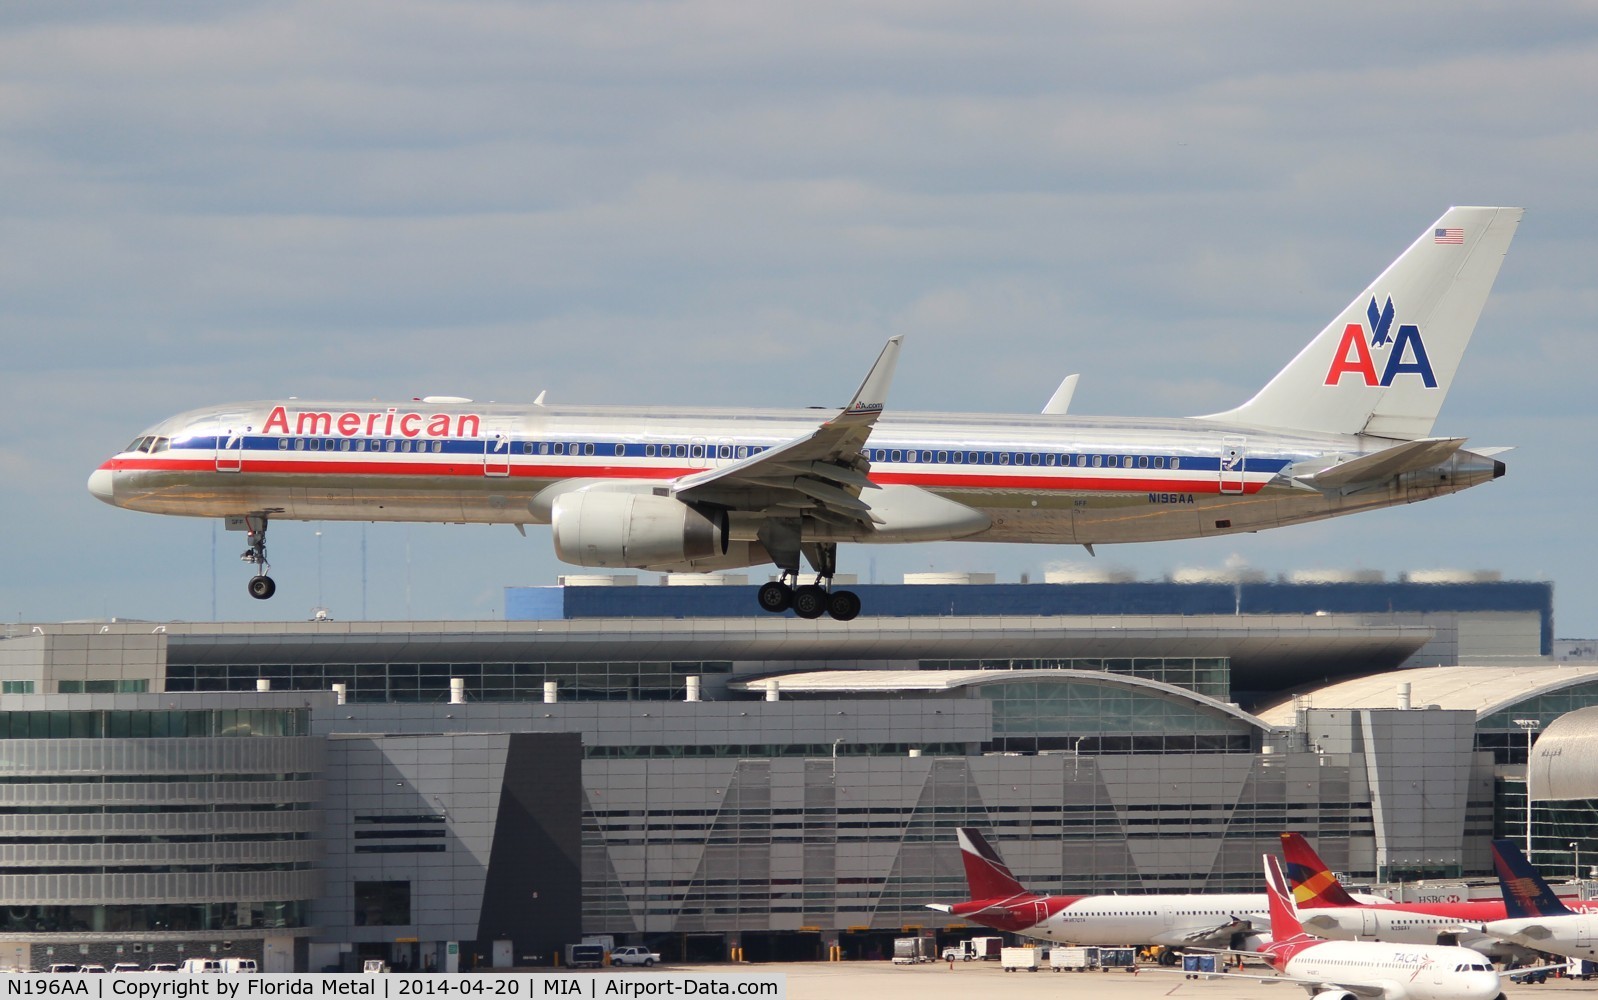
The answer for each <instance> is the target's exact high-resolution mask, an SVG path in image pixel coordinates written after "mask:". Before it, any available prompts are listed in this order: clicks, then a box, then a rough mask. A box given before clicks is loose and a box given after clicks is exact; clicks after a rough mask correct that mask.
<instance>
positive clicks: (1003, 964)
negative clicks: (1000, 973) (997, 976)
mask: <svg viewBox="0 0 1598 1000" xmlns="http://www.w3.org/2000/svg"><path fill="white" fill-rule="evenodd" d="M1038 964H1039V962H1038V949H1037V948H1036V947H1035V946H1033V945H1029V944H1028V945H1022V946H1020V947H1016V948H1001V949H1000V950H999V966H1000V968H1002V969H1004V971H1005V972H1015V971H1016V970H1018V969H1025V970H1026V971H1028V972H1036V971H1038Z"/></svg>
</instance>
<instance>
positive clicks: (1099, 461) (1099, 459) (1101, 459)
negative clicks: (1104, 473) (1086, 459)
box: [1093, 455, 1104, 469]
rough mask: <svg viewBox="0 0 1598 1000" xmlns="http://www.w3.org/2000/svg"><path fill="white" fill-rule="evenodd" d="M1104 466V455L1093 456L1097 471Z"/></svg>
mask: <svg viewBox="0 0 1598 1000" xmlns="http://www.w3.org/2000/svg"><path fill="white" fill-rule="evenodd" d="M1103 464H1104V456H1103V455H1094V456H1093V467H1094V468H1095V469H1097V468H1099V467H1100V466H1102V465H1103Z"/></svg>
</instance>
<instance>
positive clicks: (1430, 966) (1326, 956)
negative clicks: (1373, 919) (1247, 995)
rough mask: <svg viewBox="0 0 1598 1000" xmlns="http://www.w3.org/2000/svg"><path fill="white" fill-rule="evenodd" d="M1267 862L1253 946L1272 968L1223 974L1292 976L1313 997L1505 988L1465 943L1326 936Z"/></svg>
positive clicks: (1498, 992)
mask: <svg viewBox="0 0 1598 1000" xmlns="http://www.w3.org/2000/svg"><path fill="white" fill-rule="evenodd" d="M1264 861H1265V888H1266V893H1267V895H1268V896H1269V897H1270V942H1269V943H1267V944H1262V945H1260V946H1259V947H1258V948H1256V949H1254V950H1255V951H1256V952H1258V953H1259V954H1260V955H1262V956H1264V958H1265V960H1266V961H1268V962H1269V963H1270V965H1271V967H1272V968H1273V969H1275V970H1276V975H1274V976H1252V975H1246V974H1242V973H1221V974H1220V975H1224V976H1227V977H1228V978H1234V979H1253V980H1256V981H1261V982H1278V983H1279V982H1287V983H1293V984H1294V985H1297V986H1301V987H1303V988H1304V990H1305V992H1306V993H1308V994H1309V995H1310V996H1312V997H1314V998H1315V1000H1360V998H1376V997H1380V998H1386V1000H1472V998H1481V1000H1491V998H1494V997H1502V996H1503V995H1504V994H1503V988H1502V983H1501V982H1500V981H1499V978H1498V973H1497V972H1496V971H1495V970H1494V969H1493V964H1492V962H1491V961H1489V960H1488V958H1487V956H1486V955H1483V954H1481V953H1480V952H1476V951H1473V950H1471V949H1469V948H1461V947H1459V946H1457V945H1415V944H1410V945H1394V944H1389V943H1384V942H1378V941H1328V940H1326V939H1325V938H1319V937H1316V936H1314V935H1313V934H1310V933H1308V932H1307V931H1306V930H1305V929H1304V926H1303V925H1302V924H1301V923H1300V922H1299V914H1298V910H1297V907H1295V906H1294V904H1293V894H1292V892H1291V891H1290V890H1289V889H1288V886H1287V880H1286V879H1285V878H1284V877H1283V876H1282V869H1281V866H1280V865H1279V864H1278V863H1277V861H1276V859H1275V858H1273V857H1271V856H1270V855H1269V854H1267V855H1264Z"/></svg>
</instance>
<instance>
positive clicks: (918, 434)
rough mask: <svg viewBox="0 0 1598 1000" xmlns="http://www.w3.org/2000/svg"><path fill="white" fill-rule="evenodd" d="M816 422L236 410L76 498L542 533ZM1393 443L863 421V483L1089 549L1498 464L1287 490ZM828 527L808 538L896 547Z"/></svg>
mask: <svg viewBox="0 0 1598 1000" xmlns="http://www.w3.org/2000/svg"><path fill="white" fill-rule="evenodd" d="M831 412H833V411H817V410H730V409H722V410H710V409H705V410H694V411H688V410H675V409H665V408H649V407H623V406H617V407H602V406H593V407H573V406H565V407H556V406H548V407H545V406H506V405H493V404H489V405H479V404H462V403H431V402H419V401H410V402H403V403H379V402H365V403H352V402H304V401H298V400H285V401H281V402H271V401H267V402H251V403H238V404H230V405H222V406H217V407H208V408H206V409H204V410H196V411H191V412H188V413H183V414H179V415H177V416H174V417H172V418H170V419H168V420H165V421H162V422H161V423H160V424H157V425H156V426H154V427H151V428H150V429H149V430H147V431H145V432H143V433H141V434H140V435H139V437H138V438H137V439H135V441H134V442H133V443H132V444H131V445H130V446H129V448H127V449H126V450H124V451H122V452H120V453H119V454H117V455H116V456H115V457H113V458H111V459H110V460H108V461H106V462H105V463H104V464H103V465H102V466H101V467H100V468H99V469H98V470H96V472H95V473H94V475H93V477H91V479H90V489H91V491H92V492H93V493H94V494H95V495H96V496H97V497H99V498H100V499H102V500H105V501H106V502H108V503H113V504H115V505H117V506H121V507H128V508H131V509H135V510H143V511H150V512H154V513H162V514H180V515H192V516H200V517H225V516H236V515H241V514H248V513H256V512H264V513H269V514H270V515H271V516H273V517H275V518H288V519H299V520H362V521H444V522H483V523H504V524H530V523H545V522H547V521H548V520H549V501H548V499H547V494H546V491H551V488H552V487H557V488H558V489H557V490H556V491H552V492H558V491H559V490H563V489H566V488H568V487H569V485H570V484H571V483H573V482H574V481H594V482H600V483H607V484H617V483H649V482H658V483H660V484H662V485H664V484H667V483H669V482H671V481H674V480H677V479H679V478H681V477H684V476H689V475H692V474H694V473H696V472H701V471H703V470H706V469H713V468H718V467H721V466H725V465H727V464H730V463H733V462H736V461H739V460H740V459H742V458H746V457H748V456H750V455H752V454H756V453H758V452H760V451H762V450H764V449H769V448H773V447H775V446H778V445H781V444H782V443H784V442H786V441H790V440H792V439H794V438H796V437H798V436H801V435H804V434H806V433H808V432H810V431H811V430H812V429H814V427H815V426H816V424H817V423H818V422H820V421H821V420H823V419H826V417H827V416H828V414H829V413H831ZM1393 443H1394V442H1392V441H1391V440H1389V439H1384V438H1369V437H1361V436H1350V435H1316V434H1294V433H1283V432H1280V431H1269V432H1268V431H1261V430H1257V429H1250V428H1246V427H1240V426H1226V425H1221V424H1217V423H1213V422H1211V421H1209V420H1205V419H1144V420H1133V419H1120V418H1116V419H1095V418H1082V417H1069V416H1046V415H1014V414H1003V415H983V414H940V413H900V414H885V415H884V416H883V417H882V418H881V419H880V421H879V422H878V423H877V424H876V426H875V428H874V429H873V431H872V433H871V437H870V440H869V443H868V446H867V448H866V449H865V457H866V458H867V460H868V461H869V462H870V471H869V476H870V479H871V480H872V481H873V482H874V483H877V484H879V485H890V484H903V485H907V486H913V487H918V488H920V489H924V490H926V491H928V492H931V493H935V494H937V495H938V496H940V497H944V498H946V499H950V500H953V501H955V502H957V503H959V504H962V505H964V506H966V507H969V508H972V509H973V510H976V511H980V512H981V513H982V514H984V515H986V520H987V524H986V526H985V527H981V528H979V529H976V530H970V531H969V532H968V533H965V534H963V535H961V536H958V537H963V538H967V539H971V540H980V541H999V542H1064V543H1072V542H1074V543H1086V544H1095V543H1112V542H1133V541H1153V540H1160V539H1171V538H1188V537H1195V536H1202V535H1212V534H1229V533H1234V532H1241V531H1258V530H1262V529H1264V528H1270V527H1277V526H1280V525H1286V524H1293V523H1298V522H1303V521H1313V520H1318V519H1321V518H1327V517H1333V516H1337V515H1340V514H1347V513H1353V512H1356V511H1360V510H1367V509H1371V508H1376V507H1384V506H1391V505H1394V504H1399V503H1406V502H1413V501H1416V500H1422V499H1427V498H1430V497H1435V496H1440V495H1443V494H1447V493H1453V492H1456V491H1458V490H1461V489H1465V488H1467V487H1469V486H1473V485H1476V484H1478V483H1481V482H1485V481H1487V480H1490V479H1492V478H1495V476H1497V475H1500V474H1502V471H1503V466H1502V464H1501V463H1497V462H1494V461H1493V460H1491V459H1490V458H1487V457H1483V456H1479V455H1474V454H1471V453H1469V452H1464V451H1460V452H1457V453H1455V454H1454V455H1452V456H1451V457H1450V458H1449V459H1447V460H1446V461H1445V462H1444V463H1442V464H1441V465H1439V466H1438V467H1435V468H1432V469H1426V470H1422V471H1419V472H1410V473H1405V474H1404V475H1402V476H1398V477H1395V478H1393V479H1391V480H1390V481H1388V482H1386V483H1384V484H1382V485H1380V486H1377V487H1372V488H1368V489H1364V490H1357V491H1351V492H1347V493H1339V492H1337V491H1317V490H1313V489H1306V488H1303V487H1299V486H1295V485H1293V484H1292V483H1291V482H1289V481H1288V477H1290V476H1291V475H1292V474H1294V472H1295V470H1306V469H1313V468H1320V467H1324V466H1325V465H1327V464H1329V463H1335V462H1337V461H1346V460H1348V459H1351V458H1354V457H1358V456H1360V455H1362V454H1368V453H1372V452H1376V451H1380V450H1382V449H1383V448H1385V447H1389V446H1391V445H1392V444H1393ZM541 495H544V497H543V498H541ZM759 523H760V519H759V518H758V517H753V516H750V517H741V516H740V515H739V513H738V512H736V511H735V512H734V514H733V517H732V519H731V524H730V530H731V532H732V535H733V537H735V538H743V539H746V540H747V539H752V538H753V537H754V534H755V532H756V530H757V529H758V526H759ZM828 531H829V529H828V528H827V526H825V525H818V526H815V528H814V529H813V530H812V529H807V535H806V537H807V538H822V539H826V538H828V537H831V539H832V540H838V541H862V542H869V541H889V540H909V539H906V538H903V537H897V536H894V535H893V534H892V532H882V533H880V536H878V535H874V534H873V533H872V532H870V531H862V530H861V529H859V528H853V529H851V528H847V527H836V528H833V529H830V531H831V535H830V536H829V535H828Z"/></svg>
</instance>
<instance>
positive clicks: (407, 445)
mask: <svg viewBox="0 0 1598 1000" xmlns="http://www.w3.org/2000/svg"><path fill="white" fill-rule="evenodd" d="M410 450H411V439H410V438H406V439H405V440H403V441H401V442H400V451H410Z"/></svg>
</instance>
